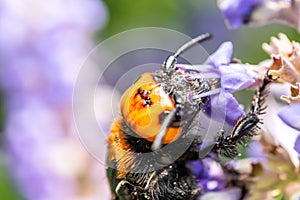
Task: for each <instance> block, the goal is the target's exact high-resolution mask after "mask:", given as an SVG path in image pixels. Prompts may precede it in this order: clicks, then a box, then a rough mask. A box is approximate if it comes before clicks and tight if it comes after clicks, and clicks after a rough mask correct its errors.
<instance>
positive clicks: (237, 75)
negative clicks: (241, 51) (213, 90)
mask: <svg viewBox="0 0 300 200" xmlns="http://www.w3.org/2000/svg"><path fill="white" fill-rule="evenodd" d="M245 67H246V65H243V64H230V65H222V66H220V67H219V71H220V74H221V77H222V78H221V85H222V88H223V89H224V90H225V91H226V92H235V91H238V90H241V89H244V88H247V87H249V86H251V85H253V84H254V83H255V81H256V80H255V77H253V76H251V75H250V74H249V73H248V72H247V70H246V68H245Z"/></svg>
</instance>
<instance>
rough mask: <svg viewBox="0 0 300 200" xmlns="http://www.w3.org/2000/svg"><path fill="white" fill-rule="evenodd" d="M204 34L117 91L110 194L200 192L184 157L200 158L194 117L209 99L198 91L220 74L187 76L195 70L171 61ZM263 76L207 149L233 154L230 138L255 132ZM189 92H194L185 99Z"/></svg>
mask: <svg viewBox="0 0 300 200" xmlns="http://www.w3.org/2000/svg"><path fill="white" fill-rule="evenodd" d="M209 37H210V35H209V34H203V35H200V36H198V37H196V38H194V39H192V40H191V41H189V42H188V43H186V44H184V45H183V46H182V47H180V48H179V49H178V50H177V51H176V52H175V53H174V54H173V55H171V56H169V57H168V58H167V59H166V61H165V62H164V63H163V65H162V69H161V70H158V71H155V72H152V73H150V72H148V73H144V74H142V75H141V77H140V78H138V79H137V81H136V82H135V83H134V84H133V85H132V86H131V87H130V88H129V89H128V90H127V91H126V92H125V93H124V95H123V96H122V98H121V101H120V108H121V116H120V117H119V118H118V119H116V120H115V121H114V123H113V124H112V126H111V133H110V135H109V137H108V152H107V177H108V180H109V183H110V188H111V193H112V199H114V200H146V199H154V200H160V199H164V200H165V199H170V200H171V199H172V200H175V199H178V200H179V199H189V200H190V199H191V200H192V199H197V197H198V196H199V195H200V194H201V188H199V186H198V185H197V181H196V178H195V176H194V175H193V172H192V170H191V169H190V168H189V165H188V163H189V162H190V161H193V160H197V159H200V158H199V151H200V150H199V149H200V148H199V145H201V143H202V139H201V137H199V134H198V132H199V131H201V130H199V128H197V127H198V126H195V121H198V120H196V119H197V117H198V115H199V113H200V111H201V108H202V107H203V106H205V105H206V104H207V103H208V101H209V97H206V96H204V97H201V94H203V93H205V92H208V91H211V90H214V89H217V88H219V87H220V79H219V78H209V79H203V78H202V77H197V76H196V77H194V76H192V77H193V78H191V76H190V75H193V74H195V73H196V72H195V71H193V70H192V69H190V70H181V69H180V68H178V67H176V64H177V58H178V57H179V55H180V54H182V53H183V52H184V51H186V50H187V49H189V48H190V47H192V46H193V45H195V44H196V43H198V42H200V41H203V40H205V39H208V38H209ZM198 73H199V72H198ZM269 82H270V81H267V79H266V81H265V82H263V84H262V86H261V87H260V88H259V90H258V91H257V92H256V95H255V97H254V99H253V103H252V108H251V111H250V112H249V113H248V114H247V115H246V116H245V117H243V118H241V119H239V120H238V121H237V123H236V125H235V127H234V128H233V130H232V132H231V134H230V135H228V136H225V134H224V133H221V134H219V135H218V137H217V138H216V142H215V145H214V147H213V149H212V150H213V152H217V153H219V154H221V155H224V156H226V157H230V158H233V157H235V156H236V155H237V149H236V144H237V143H238V142H239V141H241V140H243V138H245V137H247V136H251V135H253V134H254V133H255V130H256V129H257V127H258V126H257V125H258V124H259V122H260V119H259V115H260V114H262V113H263V110H264V107H263V106H262V104H263V103H264V98H265V96H266V95H267V92H266V91H267V90H266V86H267V85H268V83H269ZM191 94H193V96H198V97H199V98H197V99H191V98H190V95H191ZM221 132H222V131H221ZM178 152H179V153H178Z"/></svg>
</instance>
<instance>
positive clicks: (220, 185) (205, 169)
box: [190, 158, 226, 193]
mask: <svg viewBox="0 0 300 200" xmlns="http://www.w3.org/2000/svg"><path fill="white" fill-rule="evenodd" d="M190 167H191V169H192V170H193V173H194V175H195V177H196V179H197V182H198V185H199V187H200V188H201V190H202V192H203V193H206V192H211V191H220V190H223V189H224V188H225V185H226V182H225V181H226V178H225V174H224V172H223V169H222V166H221V165H220V163H217V162H216V161H214V160H213V159H211V158H204V159H202V160H198V161H193V162H190Z"/></svg>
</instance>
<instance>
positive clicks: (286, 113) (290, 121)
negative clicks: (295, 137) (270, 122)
mask: <svg viewBox="0 0 300 200" xmlns="http://www.w3.org/2000/svg"><path fill="white" fill-rule="evenodd" d="M278 116H279V117H280V119H281V120H282V121H284V122H285V123H286V124H287V125H289V126H290V127H292V128H294V129H296V130H298V131H300V103H295V104H291V105H289V106H285V107H283V108H282V109H281V110H280V112H279V113H278Z"/></svg>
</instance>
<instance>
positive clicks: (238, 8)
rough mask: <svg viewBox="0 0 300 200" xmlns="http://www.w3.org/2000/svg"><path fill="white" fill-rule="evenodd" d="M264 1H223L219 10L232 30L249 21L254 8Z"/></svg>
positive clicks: (220, 2)
mask: <svg viewBox="0 0 300 200" xmlns="http://www.w3.org/2000/svg"><path fill="white" fill-rule="evenodd" d="M261 1H262V0H221V1H219V4H218V6H219V8H220V10H221V11H222V12H223V14H224V16H225V18H226V21H227V22H228V24H229V26H230V27H231V28H238V27H239V26H241V25H242V24H246V23H248V21H249V17H250V16H251V12H252V10H253V8H254V7H255V6H256V5H258V4H259V3H260V2H261Z"/></svg>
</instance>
